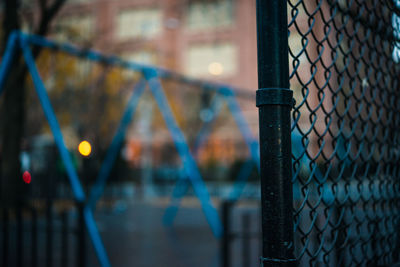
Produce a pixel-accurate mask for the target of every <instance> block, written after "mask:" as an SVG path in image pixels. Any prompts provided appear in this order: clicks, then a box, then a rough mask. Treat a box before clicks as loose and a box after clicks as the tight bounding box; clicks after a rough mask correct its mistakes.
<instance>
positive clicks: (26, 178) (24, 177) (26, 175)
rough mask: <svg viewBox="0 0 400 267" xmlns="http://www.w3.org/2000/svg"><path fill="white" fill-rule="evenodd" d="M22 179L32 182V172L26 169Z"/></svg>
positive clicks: (27, 182)
mask: <svg viewBox="0 0 400 267" xmlns="http://www.w3.org/2000/svg"><path fill="white" fill-rule="evenodd" d="M22 179H23V180H24V182H25V183H26V184H30V183H31V181H32V177H31V174H30V173H29V172H28V171H24V173H23V174H22Z"/></svg>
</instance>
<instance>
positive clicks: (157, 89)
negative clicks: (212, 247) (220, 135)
mask: <svg viewBox="0 0 400 267" xmlns="http://www.w3.org/2000/svg"><path fill="white" fill-rule="evenodd" d="M18 39H19V40H22V39H23V45H24V47H23V49H24V54H26V55H27V56H26V55H25V58H28V59H26V61H27V63H28V66H30V67H29V69H30V70H31V73H32V77H33V80H34V82H35V88H36V90H37V92H38V95H39V94H42V95H41V96H40V99H41V103H42V105H43V109H44V110H45V114H46V116H47V118H48V120H49V124H50V125H53V126H52V131H53V134H54V135H55V140H56V142H57V146H58V148H59V150H60V154H61V156H62V159H63V161H64V164H65V166H66V169H67V173H68V177H69V179H70V183H71V187H72V189H73V191H74V195H75V198H76V199H77V200H78V201H84V200H85V194H84V192H83V190H82V187H81V185H80V183H79V178H78V176H77V174H76V170H75V169H74V167H73V165H72V163H71V161H70V158H69V154H68V153H67V151H66V148H65V145H64V143H63V137H62V135H61V131H60V129H59V126H58V123H57V120H56V118H55V115H54V112H53V110H52V107H51V104H50V102H49V101H47V102H46V100H45V99H47V100H48V96H47V93H46V91H45V89H44V85H43V83H42V82H41V79H40V76H39V73H38V72H37V69H36V65H35V63H34V59H33V57H31V58H29V54H30V49H29V45H37V46H40V47H44V48H49V49H52V50H57V51H61V52H64V53H67V54H70V55H74V56H77V57H80V58H86V59H88V60H91V61H93V62H98V63H104V64H109V65H113V66H119V67H122V68H125V69H130V70H132V71H139V72H142V73H143V74H144V76H145V80H146V81H144V80H142V81H140V82H139V84H138V85H137V87H136V89H135V90H134V92H133V95H132V96H131V99H130V100H129V102H128V105H127V107H126V110H125V112H124V115H123V117H122V119H121V122H120V125H119V128H118V130H117V131H116V134H115V136H114V138H113V141H112V144H111V146H110V148H109V150H108V152H107V155H106V159H105V160H104V162H103V164H102V166H101V168H100V171H99V174H98V177H97V180H96V183H95V185H94V187H93V189H92V191H91V194H90V196H89V198H88V203H87V207H86V208H85V220H86V226H87V228H88V232H89V234H90V235H91V239H92V242H93V245H94V247H95V250H96V252H97V253H98V257H99V260H100V262H101V264H102V265H103V266H107V264H109V263H108V260H107V256H106V254H105V251H104V247H103V245H102V243H101V239H100V236H99V235H98V231H97V228H96V225H95V222H94V220H93V214H92V213H91V212H92V210H94V209H95V206H96V202H97V200H98V199H99V198H100V196H101V194H102V193H103V191H104V187H105V184H106V181H107V179H108V177H109V173H110V171H111V169H112V166H113V164H114V161H115V156H116V154H117V153H118V150H119V148H120V146H121V144H122V142H123V139H124V137H125V132H126V128H127V126H128V124H129V123H130V122H131V120H132V117H133V116H134V113H135V109H136V106H137V103H138V101H139V99H140V96H141V95H142V93H143V91H144V90H145V83H146V82H147V83H149V84H151V87H150V89H151V92H152V93H153V95H154V97H155V99H156V101H157V104H158V106H159V107H160V109H161V112H162V115H163V116H164V119H165V121H166V123H167V127H168V129H169V131H170V132H171V135H172V137H173V139H174V142H175V145H176V147H177V150H178V153H179V155H180V156H181V158H182V162H183V172H182V176H181V179H179V181H178V182H179V183H180V184H181V185H182V187H181V188H180V189H179V188H178V189H179V190H174V193H173V197H174V196H178V201H179V198H181V197H183V196H184V195H185V194H186V191H187V188H188V186H189V185H190V183H189V182H191V184H192V186H193V188H194V190H195V193H196V195H197V197H198V198H199V200H200V202H201V204H202V208H203V212H204V213H205V215H206V217H207V220H208V222H209V224H210V227H211V228H212V230H213V233H214V234H215V236H219V235H220V234H221V230H222V228H221V222H220V220H219V216H218V213H217V211H216V209H215V208H214V207H213V206H212V204H211V200H210V196H209V193H208V191H207V188H206V186H205V183H204V181H203V180H202V177H201V175H200V172H199V170H198V167H197V164H196V161H195V159H194V158H193V156H192V154H191V153H190V150H189V147H188V144H187V142H186V140H185V137H184V135H183V133H182V132H181V130H180V129H179V127H178V126H177V124H176V121H175V119H174V117H173V115H172V112H171V109H170V107H169V105H168V102H167V99H166V98H165V95H164V93H163V89H162V87H161V84H160V81H159V78H172V79H176V80H177V81H181V82H184V83H190V84H193V85H199V86H201V87H202V89H203V90H211V91H216V93H217V96H216V97H217V98H221V97H222V98H223V100H225V101H226V102H227V104H228V108H229V110H230V111H231V112H232V114H233V116H234V118H235V121H236V123H237V124H238V127H239V129H240V132H241V133H242V135H243V137H244V139H245V141H246V144H247V146H248V147H249V150H250V154H251V156H252V158H253V160H255V161H256V162H257V160H256V158H257V157H258V155H257V153H256V152H255V151H256V150H257V149H258V144H257V142H255V143H254V138H253V137H252V135H251V132H250V129H249V128H248V129H246V127H248V125H247V123H246V121H245V120H244V117H243V115H242V114H241V110H240V107H239V105H238V103H237V102H236V99H235V95H243V96H246V97H249V96H251V94H248V93H247V92H244V91H240V90H237V89H235V91H233V89H232V88H230V87H227V86H224V85H220V84H213V83H208V82H204V81H202V80H197V79H190V78H187V77H185V76H183V75H180V74H177V73H173V72H170V71H168V70H164V69H161V68H157V67H153V66H146V65H142V64H136V63H133V62H128V61H124V60H122V59H120V58H118V57H115V56H105V55H103V54H101V53H99V52H96V51H93V50H82V49H79V48H77V47H75V46H73V45H69V44H59V43H56V42H53V41H51V40H48V39H46V38H43V37H40V36H36V35H26V34H23V33H20V32H14V33H13V34H12V35H11V37H10V38H9V42H8V44H7V50H6V52H5V54H4V56H3V60H2V65H1V68H0V93H1V90H2V89H3V87H4V86H1V85H3V83H4V81H5V78H6V75H7V71H8V69H9V67H10V63H11V62H12V59H13V55H14V53H15V50H16V49H18V47H19V41H18ZM15 44H18V45H15ZM33 70H36V73H37V75H35V72H34V71H33ZM217 98H216V99H215V100H216V103H214V104H215V105H216V106H217V107H216V108H215V110H214V118H213V119H215V117H216V115H217V113H218V112H219V109H220V108H221V100H222V99H220V100H218V99H217ZM217 100H218V101H217ZM46 103H47V104H46ZM51 114H52V115H51ZM212 125H213V121H211V122H209V123H206V124H205V127H204V129H202V131H201V132H200V133H199V138H198V139H197V140H198V142H197V143H196V145H195V148H194V150H195V151H197V150H198V149H199V148H200V147H201V146H202V145H203V143H204V142H205V140H206V138H207V135H209V131H210V129H211V127H212ZM57 129H58V130H57ZM57 134H58V135H59V136H58V137H56V135H57ZM63 151H64V152H63ZM194 154H195V153H194ZM257 164H258V162H257ZM242 169H243V170H246V169H247V170H248V169H249V167H248V166H247V167H246V164H245V165H244V166H243V167H242ZM250 171H251V170H250ZM243 173H246V172H244V171H240V172H239V176H238V182H237V183H236V184H235V188H236V189H235V188H234V190H233V191H232V194H231V195H234V196H237V197H239V195H240V193H235V192H239V191H241V190H237V189H238V188H239V189H240V188H242V187H243V186H244V181H245V180H246V179H247V177H248V175H244V174H243ZM179 183H178V185H179ZM177 191H178V193H176V192H177ZM96 233H97V234H96ZM96 235H97V236H96ZM102 250H103V251H104V255H100V254H101V253H102V252H101V251H102Z"/></svg>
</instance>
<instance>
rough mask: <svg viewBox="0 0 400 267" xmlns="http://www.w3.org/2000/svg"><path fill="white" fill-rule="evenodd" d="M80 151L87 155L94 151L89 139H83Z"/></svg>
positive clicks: (79, 147)
mask: <svg viewBox="0 0 400 267" xmlns="http://www.w3.org/2000/svg"><path fill="white" fill-rule="evenodd" d="M78 151H79V153H80V154H81V155H82V156H85V157H87V156H89V155H90V153H91V152H92V146H91V145H90V143H89V142H88V141H86V140H85V141H82V142H80V143H79V146H78Z"/></svg>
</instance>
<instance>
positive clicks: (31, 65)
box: [19, 35, 110, 267]
mask: <svg viewBox="0 0 400 267" xmlns="http://www.w3.org/2000/svg"><path fill="white" fill-rule="evenodd" d="M19 41H20V46H21V49H22V51H23V55H24V59H25V62H26V64H27V66H28V69H29V72H30V74H31V76H32V80H33V83H34V85H35V89H36V92H37V95H38V97H39V100H40V103H41V105H42V107H43V111H44V113H45V116H46V118H47V121H48V123H49V125H50V129H51V131H52V133H53V136H54V140H55V142H56V145H57V148H58V150H59V152H60V155H61V159H62V161H63V163H64V165H65V168H66V171H67V176H68V178H69V181H70V183H71V187H72V191H73V193H74V197H75V199H76V200H77V201H78V202H81V203H83V202H84V201H85V193H84V191H83V189H82V185H81V184H80V182H79V178H78V174H77V172H76V170H75V168H74V166H73V164H72V160H71V157H70V155H69V153H68V150H67V147H66V146H65V143H64V139H63V135H62V132H61V130H60V126H59V124H58V121H57V118H56V116H55V113H54V110H53V108H52V106H51V103H50V100H49V98H48V96H47V93H46V89H45V86H44V84H43V81H42V79H41V78H40V74H39V72H38V70H37V67H36V64H35V60H34V58H33V56H32V53H31V50H30V49H29V43H27V41H26V38H25V36H24V35H20V38H19ZM84 218H85V223H86V227H87V230H88V232H89V236H90V238H91V240H92V243H93V247H94V249H95V251H96V254H97V257H98V260H99V262H100V264H101V266H103V267H108V266H110V263H109V260H108V257H107V253H106V250H105V248H104V245H103V243H102V241H101V238H100V234H99V231H98V229H97V226H96V222H95V220H94V218H93V214H92V211H91V210H90V209H88V208H85V210H84Z"/></svg>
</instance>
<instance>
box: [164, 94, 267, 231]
mask: <svg viewBox="0 0 400 267" xmlns="http://www.w3.org/2000/svg"><path fill="white" fill-rule="evenodd" d="M217 93H218V94H220V95H222V96H219V95H217V96H215V97H218V98H222V99H223V100H225V102H226V103H227V105H228V108H229V110H230V112H231V113H232V116H233V117H234V119H235V122H236V124H237V126H238V128H239V130H240V132H241V134H242V136H243V138H244V140H245V142H246V145H247V147H248V149H249V151H250V155H251V160H249V161H246V162H245V163H244V164H243V166H242V167H241V169H240V171H239V173H238V175H237V178H236V179H235V183H234V185H233V189H232V190H231V192H230V193H229V196H228V198H229V199H231V200H233V201H235V200H238V199H239V197H240V195H241V193H242V191H243V189H244V187H245V185H246V181H247V179H248V177H249V176H250V174H251V171H252V170H253V166H254V164H255V165H256V166H257V169H258V170H259V168H260V160H259V159H260V156H259V148H258V141H257V140H256V139H255V138H254V137H253V134H252V133H251V131H250V128H249V125H248V124H247V121H246V119H245V118H244V116H243V114H242V112H241V109H240V106H239V104H238V103H237V101H236V98H235V95H234V92H233V90H231V89H230V88H229V87H221V88H220V89H219V90H218V91H217ZM215 99H216V98H214V99H213V100H215ZM222 99H221V100H222ZM221 100H219V101H221ZM220 109H221V105H220V104H218V105H216V103H214V101H213V103H212V104H211V110H212V111H213V114H214V116H213V118H212V120H211V121H210V122H207V123H206V124H205V125H204V126H203V127H202V129H201V130H200V133H199V135H198V136H197V138H196V143H195V144H196V145H195V147H194V153H193V154H194V155H197V152H198V150H199V149H200V148H201V147H202V146H203V145H204V144H205V141H206V140H207V137H208V135H209V133H210V129H211V127H212V124H213V122H214V121H215V119H216V117H217V115H218V113H219V111H220ZM188 189H189V182H188V180H187V177H186V176H185V175H184V174H183V175H180V177H179V180H178V181H177V183H176V186H175V188H174V189H173V192H172V196H171V201H170V205H169V206H168V207H167V209H166V211H165V214H164V217H163V222H164V225H167V226H169V225H171V224H172V223H173V220H174V218H175V216H176V214H177V211H178V208H179V203H180V200H181V199H182V198H183V197H184V196H185V194H186V193H187V191H188Z"/></svg>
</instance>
